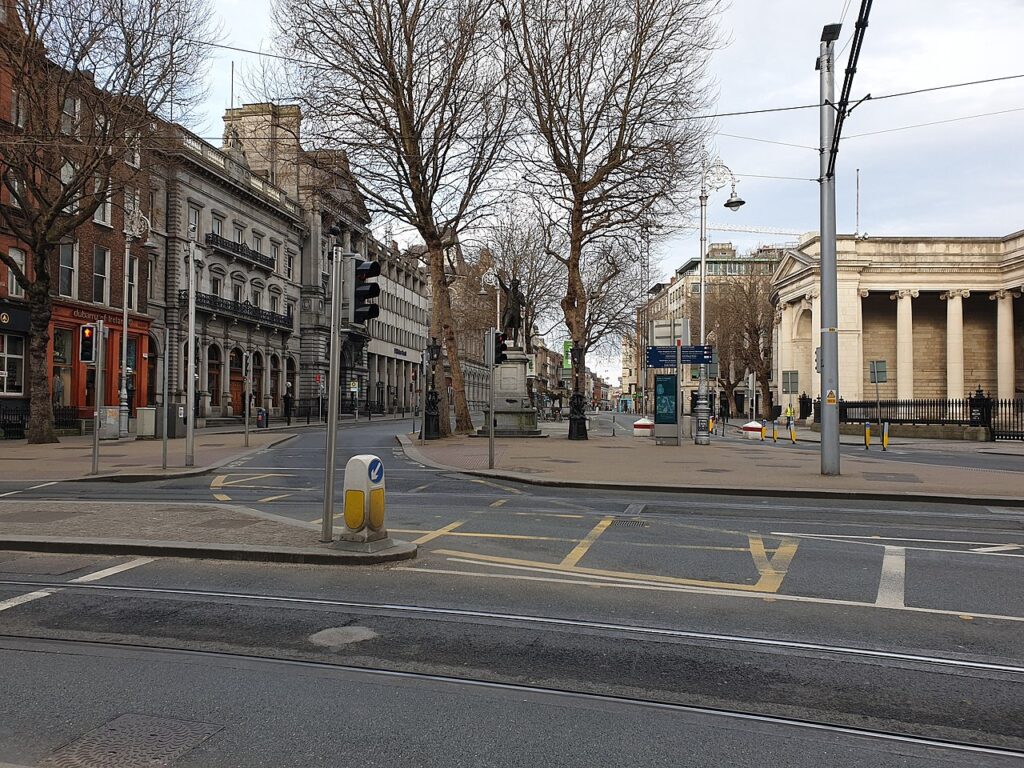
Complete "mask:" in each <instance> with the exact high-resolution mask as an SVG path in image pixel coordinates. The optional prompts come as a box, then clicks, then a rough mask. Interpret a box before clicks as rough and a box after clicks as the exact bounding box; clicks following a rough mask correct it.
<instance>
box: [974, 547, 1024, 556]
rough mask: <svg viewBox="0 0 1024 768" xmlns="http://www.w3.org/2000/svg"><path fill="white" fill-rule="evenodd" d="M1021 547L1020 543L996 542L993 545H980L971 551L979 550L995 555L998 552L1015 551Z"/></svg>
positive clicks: (984, 553) (979, 551)
mask: <svg viewBox="0 0 1024 768" xmlns="http://www.w3.org/2000/svg"><path fill="white" fill-rule="evenodd" d="M1020 548H1021V545H1020V544H996V545H995V546H991V547H978V548H977V549H972V550H971V552H978V553H979V554H982V555H994V554H995V553H997V552H1013V551H1014V550H1017V549H1020Z"/></svg>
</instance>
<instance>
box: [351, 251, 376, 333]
mask: <svg viewBox="0 0 1024 768" xmlns="http://www.w3.org/2000/svg"><path fill="white" fill-rule="evenodd" d="M355 273H356V275H355V280H354V281H353V283H354V284H353V287H352V293H351V295H350V296H349V306H350V307H351V308H352V309H351V312H350V314H349V319H350V320H351V322H353V323H359V324H364V323H366V321H367V320H373V319H374V318H375V317H377V316H378V315H380V307H378V306H377V305H376V304H371V303H370V301H371V300H373V299H375V298H377V297H378V296H380V286H379V285H377V283H371V282H368V281H369V280H372V279H373V278H375V277H379V276H380V263H379V262H376V261H357V262H356V270H355Z"/></svg>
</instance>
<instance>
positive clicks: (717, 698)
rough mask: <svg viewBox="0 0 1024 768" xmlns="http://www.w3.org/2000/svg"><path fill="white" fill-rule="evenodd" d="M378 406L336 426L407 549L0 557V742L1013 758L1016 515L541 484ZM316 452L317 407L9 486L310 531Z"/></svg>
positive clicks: (2, 748)
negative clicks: (326, 557) (259, 438)
mask: <svg viewBox="0 0 1024 768" xmlns="http://www.w3.org/2000/svg"><path fill="white" fill-rule="evenodd" d="M395 429H396V424H395V423H394V422H374V423H372V424H363V425H359V426H352V427H347V428H346V429H344V430H342V431H341V437H340V441H339V450H338V454H339V464H340V463H343V462H344V461H345V460H346V459H347V458H348V457H349V456H351V455H353V454H356V453H375V454H377V455H379V456H381V458H382V459H384V461H385V464H386V466H387V487H388V527H389V529H390V530H391V532H392V535H393V536H395V537H396V538H403V539H407V540H417V541H418V542H419V545H420V556H419V557H418V558H417V559H416V560H414V561H411V562H409V563H402V564H395V565H391V566H379V567H367V568H352V569H336V568H322V567H321V568H316V567H303V566H275V565H260V564H235V563H223V562H202V561H179V560H153V561H150V560H148V559H133V558H103V557H83V556H77V555H76V556H58V555H30V556H27V555H24V554H20V553H13V552H7V553H0V664H3V668H4V670H5V672H4V686H5V695H4V696H0V761H7V762H9V763H12V764H15V765H32V764H35V763H36V762H38V761H40V760H43V759H45V756H46V755H49V754H51V753H52V752H53V751H54V750H57V749H59V748H61V747H62V746H63V745H66V744H68V743H69V742H74V741H75V740H76V739H79V738H82V737H83V736H85V735H87V734H89V733H90V732H93V731H94V729H97V728H100V727H101V726H104V724H107V723H109V722H110V721H112V720H114V719H115V718H117V717H119V716H121V715H125V714H134V715H145V716H148V717H153V718H161V719H163V720H166V722H163V723H162V724H161V723H143V726H142V730H146V727H149V729H150V730H151V731H154V733H157V734H158V733H159V732H160V728H162V727H166V728H169V729H171V730H174V728H175V727H177V728H178V731H182V729H184V730H185V731H187V730H188V729H187V728H185V726H181V725H180V724H179V725H178V726H175V725H174V723H175V722H176V721H180V720H186V721H199V722H201V723H207V724H210V725H209V729H208V730H212V729H215V730H214V731H213V732H212V733H210V734H208V735H207V736H205V737H204V740H202V741H199V742H196V744H195V746H193V747H191V748H190V749H189V750H188V751H186V752H183V753H182V756H181V757H179V758H178V759H177V761H176V762H174V763H173V764H174V765H197V766H198V765H204V766H205V765H211V766H219V765H247V766H248V765H282V766H283V765H303V766H305V765H339V764H345V765H347V764H366V765H394V764H396V763H398V761H408V762H409V763H410V764H413V765H525V764H538V763H539V764H546V765H580V766H584V765H586V766H594V765H659V766H660V765H694V766H697V765H700V766H718V765H721V766H739V765H755V764H756V765H759V766H760V765H763V764H764V763H765V762H766V761H767V762H768V763H769V764H772V763H774V764H778V765H786V766H821V765H829V766H833V765H835V766H840V765H851V766H852V765H878V766H890V765H892V766H910V765H914V766H917V765H920V766H925V765H942V764H950V765H953V764H966V763H967V761H968V760H969V761H970V762H971V763H972V764H974V765H1011V764H1020V763H1021V760H1022V759H1024V658H1022V656H1024V651H1022V649H1024V568H1022V564H1024V559H1022V558H1024V513H1022V512H1020V511H1018V510H1009V509H989V508H984V507H961V506H957V505H952V504H888V505H885V504H878V503H873V504H861V503H852V502H831V501H821V500H805V501H785V502H780V500H777V499H773V500H760V499H757V498H749V497H736V498H732V497H723V496H705V497H701V496H692V495H678V494H676V495H673V494H646V493H642V492H639V491H637V492H632V493H626V492H621V493H606V492H600V493H593V492H587V491H583V490H579V489H557V488H532V487H530V486H527V485H523V484H518V483H505V482H501V481H495V482H492V481H490V480H483V479H480V478H470V477H467V476H464V475H460V474H458V473H449V472H444V471H438V470H433V469H430V468H426V467H421V466H419V465H417V464H416V463H415V462H412V461H410V460H408V459H407V458H405V457H404V455H401V453H400V452H399V451H398V450H397V444H396V442H395V438H394V432H395ZM481 445H482V447H483V443H482V444H481ZM322 461H323V432H322V431H317V430H310V431H305V432H303V433H302V434H301V435H300V436H299V437H297V438H295V439H293V440H291V441H288V442H287V443H284V444H282V445H280V446H277V447H275V448H273V449H269V450H266V451H262V452H260V453H258V454H256V455H254V456H252V457H249V458H248V459H246V460H244V461H239V462H235V464H234V465H233V466H230V467H225V468H224V469H223V470H222V471H221V472H219V473H217V474H216V475H209V476H204V477H197V478H191V479H182V480H169V481H161V482H157V483H140V484H118V483H59V484H56V485H53V486H48V487H45V488H37V489H34V490H30V489H28V487H27V486H23V487H19V488H15V489H12V490H16V491H17V493H16V495H15V496H14V498H18V499H21V500H24V499H29V498H40V499H42V498H46V499H63V500H73V499H111V500H118V499H122V500H123V499H131V500H133V501H146V500H152V501H168V500H174V501H178V502H187V501H193V500H194V501H201V502H203V503H204V504H206V503H224V504H233V505H242V506H246V507H251V508H255V509H259V510H261V511H263V512H266V513H270V514H276V515H281V516H286V517H290V518H293V519H298V520H303V521H306V522H308V523H309V524H310V530H311V535H313V534H314V533H315V530H316V523H317V521H318V517H319V512H320V506H321V498H322V497H321V494H322V483H323V469H322ZM7 488H9V486H6V487H5V490H6V489H7ZM339 496H340V481H339ZM222 497H226V498H222ZM83 579H84V580H83ZM75 580H77V581H75ZM382 671H387V672H389V673H395V675H394V676H386V675H383V674H381V672H382ZM567 692H571V693H572V694H573V695H568V693H567ZM652 702H653V703H655V704H652ZM751 716H753V719H751ZM125 722H126V723H128V725H131V722H130V721H125ZM128 725H125V724H124V723H121V724H118V723H117V722H115V724H114V725H112V726H110V728H108V729H107V730H106V731H102V730H101V731H98V732H96V733H93V735H92V736H91V737H90V738H91V739H92V741H93V742H95V741H96V740H97V739H98V738H99V736H97V733H98V734H100V735H102V734H103V733H108V738H113V737H112V736H110V735H109V734H115V735H116V733H118V728H120V727H122V726H123V727H124V728H128ZM136 725H138V724H137V723H136ZM129 730H130V729H129ZM199 730H202V729H201V728H198V727H196V728H194V729H193V731H196V732H198V731H199ZM176 732H177V731H176ZM204 733H205V732H204ZM893 734H898V735H899V736H900V738H895V737H894V736H893ZM146 738H149V740H150V742H153V741H154V739H155V738H156V737H155V736H149V737H146V736H144V735H140V736H137V737H136V739H137V741H138V740H141V741H140V742H139V743H138V744H136V745H135V748H137V749H143V748H152V749H155V747H154V746H153V745H152V744H150V745H149V747H146V746H145V744H144V743H143V742H146ZM182 738H185V737H182ZM101 740H102V739H101ZM186 740H187V739H186ZM932 741H935V742H941V743H931V742H932ZM90 743H91V742H90ZM140 744H141V745H142V746H140ZM964 745H975V746H977V745H981V746H982V748H983V749H982V751H971V748H969V747H965V746H964ZM1000 751H1003V752H1005V754H1003V753H1001V752H1000ZM342 752H343V753H344V759H343V760H340V759H339V758H338V755H339V754H341V753H342Z"/></svg>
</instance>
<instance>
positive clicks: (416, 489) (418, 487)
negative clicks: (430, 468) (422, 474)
mask: <svg viewBox="0 0 1024 768" xmlns="http://www.w3.org/2000/svg"><path fill="white" fill-rule="evenodd" d="M432 485H433V483H424V484H423V485H417V486H416V487H415V488H413V489H412V490H411V491H409V493H419V492H420V491H423V490H426V489H427V488H429V487H430V486H432Z"/></svg>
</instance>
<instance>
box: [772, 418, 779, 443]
mask: <svg viewBox="0 0 1024 768" xmlns="http://www.w3.org/2000/svg"><path fill="white" fill-rule="evenodd" d="M772 442H773V443H777V442H779V420H778V419H775V420H773V421H772Z"/></svg>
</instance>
